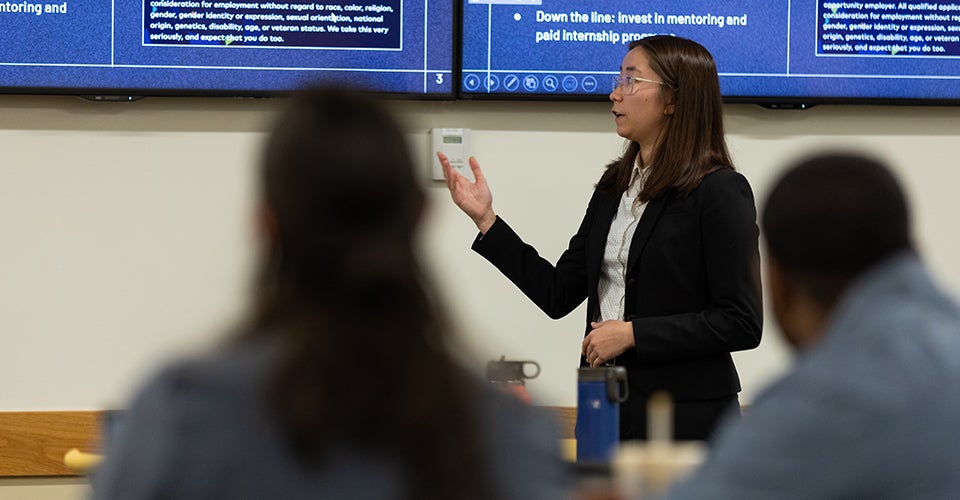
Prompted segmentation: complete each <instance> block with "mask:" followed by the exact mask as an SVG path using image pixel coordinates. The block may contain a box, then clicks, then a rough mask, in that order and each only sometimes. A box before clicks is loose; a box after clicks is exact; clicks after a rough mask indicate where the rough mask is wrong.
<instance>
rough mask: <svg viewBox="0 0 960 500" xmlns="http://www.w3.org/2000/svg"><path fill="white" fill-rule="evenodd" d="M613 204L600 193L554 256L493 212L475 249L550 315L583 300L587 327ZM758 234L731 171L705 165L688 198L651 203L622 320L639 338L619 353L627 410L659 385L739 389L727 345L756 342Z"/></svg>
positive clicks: (707, 395)
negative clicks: (626, 389) (627, 394)
mask: <svg viewBox="0 0 960 500" xmlns="http://www.w3.org/2000/svg"><path fill="white" fill-rule="evenodd" d="M619 203H620V196H619V195H611V194H607V193H602V192H599V191H595V192H594V193H593V196H592V198H591V199H590V203H589V205H588V206H587V211H586V214H585V215H584V218H583V222H582V223H581V224H580V228H579V230H577V233H576V234H575V235H574V236H573V237H572V238H570V243H569V245H568V247H567V249H566V250H565V251H564V252H563V255H561V256H560V259H559V260H558V261H557V263H556V265H554V264H551V263H550V262H548V261H547V260H545V259H543V258H542V257H540V255H539V254H538V253H537V251H536V250H535V249H534V248H533V247H532V246H530V245H528V244H526V243H524V242H523V241H522V240H521V239H520V237H519V236H518V235H517V234H516V233H515V232H514V231H513V230H512V229H511V228H510V227H509V226H508V225H507V224H506V223H505V222H504V221H502V220H499V219H498V220H497V221H496V222H495V223H494V224H493V226H492V227H491V228H490V229H489V230H488V231H487V233H486V234H485V235H482V236H478V237H477V239H476V241H474V244H473V249H474V250H475V251H476V252H478V253H479V254H481V255H482V256H483V257H484V258H486V259H487V260H489V261H490V262H491V263H493V265H495V266H496V267H497V268H498V269H499V270H500V271H501V272H502V273H503V274H504V275H505V276H506V277H507V278H509V279H510V280H511V281H512V282H513V283H514V284H516V285H517V287H519V288H520V290H522V291H523V293H524V294H526V296H527V297H529V298H530V299H531V300H532V301H533V302H534V303H535V304H537V306H539V307H540V309H542V310H543V311H544V312H545V313H547V315H548V316H550V317H551V318H560V317H563V316H565V315H567V314H568V313H570V312H571V311H572V310H574V309H575V308H577V307H578V306H579V305H580V304H581V303H582V302H583V300H584V299H586V300H587V318H586V327H585V328H586V329H585V334H586V333H589V332H590V321H595V320H597V319H598V318H599V314H600V304H599V298H598V293H597V285H598V283H599V281H600V266H601V264H602V261H603V253H604V247H605V245H606V240H607V233H608V232H609V229H610V224H611V222H612V221H613V218H614V216H615V215H616V213H617V207H618V205H619ZM758 238H759V230H758V228H757V223H756V206H755V203H754V197H753V192H752V190H751V189H750V185H749V183H748V182H747V180H746V178H744V177H743V176H742V175H741V174H739V173H737V172H735V171H734V170H731V169H722V170H717V171H715V172H712V173H710V174H708V175H707V176H706V177H704V179H703V181H702V182H701V183H700V185H699V186H698V187H697V188H696V189H694V190H693V191H692V192H691V193H690V194H689V195H687V196H685V197H679V196H676V195H675V194H672V193H669V194H667V195H664V196H662V197H660V198H658V199H655V200H651V201H650V202H649V203H648V204H647V207H646V209H645V210H644V213H643V216H642V217H641V219H640V221H639V223H638V224H637V229H636V233H635V234H634V237H633V240H632V241H631V244H630V251H629V256H628V262H627V270H626V296H625V298H624V316H625V318H624V319H625V320H627V321H632V322H633V335H634V338H635V340H636V348H634V349H632V350H628V351H627V352H625V353H623V354H622V355H620V356H618V357H617V358H616V364H617V365H622V366H625V367H626V368H627V376H628V381H629V386H630V387H629V389H630V391H631V394H632V397H630V398H629V399H628V400H627V401H626V402H625V403H624V404H623V407H622V410H623V411H622V413H623V414H625V415H630V414H637V413H638V412H645V411H646V408H645V401H646V399H647V398H646V396H649V394H651V393H652V392H654V391H657V390H667V391H669V392H670V393H671V394H672V396H673V398H674V399H675V400H679V401H696V400H706V399H715V398H720V397H724V396H730V395H734V394H736V393H737V392H739V390H740V380H739V378H738V376H737V371H736V368H735V367H734V365H733V359H732V358H731V356H730V352H732V351H738V350H743V349H752V348H754V347H756V346H757V345H758V344H759V343H760V335H761V329H762V323H763V319H762V315H763V312H762V306H761V289H760V269H759V267H760V266H759V253H758ZM578 347H579V346H578ZM580 363H581V366H585V364H586V363H585V361H584V360H583V358H582V356H581V360H580Z"/></svg>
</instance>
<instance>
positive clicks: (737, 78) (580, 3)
mask: <svg viewBox="0 0 960 500" xmlns="http://www.w3.org/2000/svg"><path fill="white" fill-rule="evenodd" d="M462 2H463V30H464V32H463V47H462V75H461V81H460V88H461V91H462V92H463V93H464V94H465V95H467V96H470V95H473V96H476V97H482V96H483V95H510V94H514V95H516V96H522V95H524V94H528V95H537V96H544V97H550V96H556V97H563V96H564V95H570V96H582V95H588V96H589V95H595V96H598V97H601V96H605V95H607V94H608V93H609V92H610V91H611V88H612V84H611V81H612V77H613V76H616V75H617V74H618V70H619V66H620V61H621V60H622V58H623V56H624V54H625V53H626V52H627V50H628V45H629V43H630V42H631V41H633V40H636V39H638V38H641V37H644V36H649V35H654V34H669V35H677V36H682V37H686V38H690V39H693V40H696V41H697V42H699V43H701V44H702V45H704V46H705V47H706V48H707V49H708V50H709V51H710V52H711V53H712V54H713V56H714V58H715V59H716V62H717V68H718V71H719V73H720V80H721V89H722V91H723V94H724V96H725V97H728V98H737V97H743V98H755V97H772V98H777V97H780V98H792V97H800V98H802V97H812V98H826V99H830V98H865V99H944V100H947V99H953V100H956V99H958V98H960V1H952V2H951V1H933V2H929V1H928V2H913V1H910V2H840V1H822V0H821V1H815V0H798V1H788V0H740V1H732V0H721V1H708V0H685V1H682V2H680V1H670V0H649V1H636V0H462Z"/></svg>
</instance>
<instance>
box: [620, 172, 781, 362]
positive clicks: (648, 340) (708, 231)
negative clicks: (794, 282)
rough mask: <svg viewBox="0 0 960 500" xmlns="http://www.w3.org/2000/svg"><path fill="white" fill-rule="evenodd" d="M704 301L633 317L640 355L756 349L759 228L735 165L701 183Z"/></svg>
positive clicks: (749, 193) (747, 187)
mask: <svg viewBox="0 0 960 500" xmlns="http://www.w3.org/2000/svg"><path fill="white" fill-rule="evenodd" d="M696 191H699V192H695V194H691V196H697V197H698V200H697V206H698V210H699V214H700V216H699V228H695V227H694V228H691V230H692V231H697V230H699V242H700V245H701V251H702V259H703V269H704V270H705V276H703V277H690V278H691V280H700V279H702V280H704V281H705V283H706V300H705V306H703V307H701V308H698V310H692V311H690V312H684V313H679V314H672V315H666V316H652V317H635V318H632V321H633V330H634V339H635V341H636V351H637V355H638V357H640V358H646V359H649V358H678V357H694V356H700V355H711V354H717V353H720V352H732V351H738V350H744V349H753V348H755V347H757V345H759V344H760V336H761V330H762V326H763V308H762V299H761V287H760V257H759V249H758V245H759V229H758V227H757V223H756V218H757V213H756V207H755V204H754V197H753V191H752V190H751V189H750V185H749V183H748V182H747V180H746V178H745V177H743V176H742V175H741V174H739V173H737V172H735V171H732V170H721V171H717V172H714V173H712V174H709V175H707V176H706V177H705V178H704V180H703V182H702V183H701V185H700V186H699V187H698V188H697V190H696Z"/></svg>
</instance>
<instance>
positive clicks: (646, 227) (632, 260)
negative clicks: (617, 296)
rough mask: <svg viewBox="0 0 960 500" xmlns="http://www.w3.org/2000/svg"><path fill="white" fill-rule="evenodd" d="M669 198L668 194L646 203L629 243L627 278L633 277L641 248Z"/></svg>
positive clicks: (641, 251)
mask: <svg viewBox="0 0 960 500" xmlns="http://www.w3.org/2000/svg"><path fill="white" fill-rule="evenodd" d="M670 198H671V196H670V194H667V195H666V196H661V197H659V198H657V199H655V200H650V201H649V202H648V203H647V208H645V209H644V210H643V215H642V216H640V222H638V223H637V230H636V232H635V233H633V240H631V241H630V254H629V255H628V256H627V276H633V274H634V272H633V270H634V268H635V267H636V265H637V261H638V260H640V254H641V253H643V248H644V247H645V246H646V245H647V241H648V240H649V239H650V234H651V233H652V232H653V228H654V227H655V226H656V225H657V221H658V220H660V214H662V213H663V207H665V206H666V205H667V201H669V200H670Z"/></svg>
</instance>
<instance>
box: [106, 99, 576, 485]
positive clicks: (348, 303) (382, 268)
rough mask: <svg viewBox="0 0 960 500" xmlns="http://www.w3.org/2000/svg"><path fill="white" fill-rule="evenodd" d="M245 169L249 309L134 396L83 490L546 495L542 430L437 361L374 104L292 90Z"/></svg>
mask: <svg viewBox="0 0 960 500" xmlns="http://www.w3.org/2000/svg"><path fill="white" fill-rule="evenodd" d="M259 174H260V178H259V190H258V193H257V194H258V201H259V214H258V218H257V219H258V225H257V227H258V229H259V231H258V233H259V236H260V239H261V254H262V258H261V261H260V263H259V266H258V269H257V272H258V275H259V279H258V282H257V285H256V287H255V291H254V295H253V300H252V302H253V306H252V307H251V310H250V314H249V316H250V317H249V318H247V319H246V321H244V322H243V323H242V326H241V327H240V328H239V332H238V333H237V334H236V336H235V338H234V339H233V341H232V342H230V343H228V344H227V345H224V346H222V347H220V348H219V349H217V350H216V351H214V352H210V353H206V354H203V355H201V356H197V357H196V358H195V359H187V360H182V361H179V362H176V363H173V364H172V365H170V366H167V367H165V368H164V369H163V370H161V371H160V373H159V374H157V375H155V376H154V377H153V378H152V379H151V380H150V381H149V382H148V383H146V385H145V386H144V387H143V388H142V389H141V390H140V391H139V393H138V395H137V397H136V398H135V401H134V402H133V405H132V407H131V408H130V409H129V412H128V413H127V414H126V415H125V416H124V418H123V422H122V425H121V429H120V431H119V435H118V437H117V440H116V442H115V443H111V445H110V446H108V448H107V453H106V455H107V456H106V460H105V462H104V463H103V464H102V466H100V467H99V468H98V469H97V470H96V471H95V473H94V476H93V480H92V483H93V498H94V499H95V500H112V499H117V500H137V499H153V500H157V499H177V500H190V499H197V500H200V499H204V500H209V499H218V498H222V499H230V500H242V499H265V498H278V499H284V500H295V499H308V498H309V499H316V498H351V499H377V500H380V499H410V500H413V499H416V500H422V499H437V500H440V499H444V500H446V499H470V500H473V499H489V500H494V499H516V500H527V499H543V500H556V499H558V498H562V497H563V496H564V495H565V492H566V477H567V474H566V473H567V471H566V466H565V465H564V463H563V460H562V459H561V456H560V451H559V442H558V439H557V437H558V436H557V434H556V432H555V426H554V425H553V424H552V422H551V421H550V420H549V419H548V417H546V416H543V415H540V414H539V413H538V412H537V410H536V409H534V408H533V407H531V406H529V405H526V404H524V403H522V402H520V401H519V400H517V398H514V397H512V396H508V395H506V394H502V393H500V392H498V391H496V390H495V389H494V388H492V387H491V386H490V385H489V384H488V383H486V382H484V381H481V380H479V377H475V376H472V375H471V374H470V373H469V372H468V370H466V369H465V368H463V367H461V366H460V364H459V363H458V362H457V358H456V357H454V355H453V354H452V352H451V347H452V346H451V345H450V344H451V340H452V339H451V334H452V331H453V329H452V326H451V325H450V324H449V323H448V321H447V320H446V319H445V317H444V314H443V312H442V308H441V304H440V303H439V300H438V297H437V294H436V292H435V291H434V290H433V289H432V287H431V286H430V284H429V282H428V281H427V280H426V278H425V276H424V274H423V273H422V272H421V269H422V267H421V264H420V261H419V259H418V257H417V253H416V252H415V240H416V236H417V234H418V230H419V228H420V223H421V221H422V220H423V212H424V209H425V204H426V195H425V192H424V188H423V186H422V183H423V182H422V179H421V178H420V175H419V170H418V169H417V168H416V167H415V165H414V163H413V161H412V159H411V156H410V154H409V151H408V148H407V139H406V137H405V135H404V132H403V129H402V128H401V127H400V124H399V123H398V122H397V121H396V120H395V118H394V117H393V116H392V115H391V113H389V112H388V110H387V109H386V106H385V105H384V104H382V103H380V102H378V101H375V100H373V99H371V98H369V97H365V96H363V95H361V94H356V93H353V92H349V91H344V90H339V89H334V88H322V87H321V88H312V89H308V90H304V91H302V92H300V93H298V94H297V95H296V96H294V97H293V98H292V99H291V100H290V101H289V102H287V103H285V104H284V108H283V111H282V112H281V113H280V116H279V119H278V121H277V123H276V125H275V126H274V129H273V132H272V134H271V136H270V139H269V141H268V144H267V147H266V153H265V155H264V159H263V163H262V166H261V169H260V171H259Z"/></svg>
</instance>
